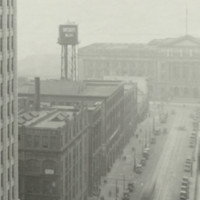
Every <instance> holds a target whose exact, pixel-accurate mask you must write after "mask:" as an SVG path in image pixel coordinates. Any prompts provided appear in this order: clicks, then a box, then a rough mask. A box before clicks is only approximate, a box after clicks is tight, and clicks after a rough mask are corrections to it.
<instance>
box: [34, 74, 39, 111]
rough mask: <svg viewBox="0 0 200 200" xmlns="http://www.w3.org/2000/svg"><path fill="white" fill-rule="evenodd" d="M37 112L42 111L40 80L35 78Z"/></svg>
mask: <svg viewBox="0 0 200 200" xmlns="http://www.w3.org/2000/svg"><path fill="white" fill-rule="evenodd" d="M34 103H35V105H34V106H35V107H34V108H35V110H36V111H39V110H40V78H39V77H35V102H34Z"/></svg>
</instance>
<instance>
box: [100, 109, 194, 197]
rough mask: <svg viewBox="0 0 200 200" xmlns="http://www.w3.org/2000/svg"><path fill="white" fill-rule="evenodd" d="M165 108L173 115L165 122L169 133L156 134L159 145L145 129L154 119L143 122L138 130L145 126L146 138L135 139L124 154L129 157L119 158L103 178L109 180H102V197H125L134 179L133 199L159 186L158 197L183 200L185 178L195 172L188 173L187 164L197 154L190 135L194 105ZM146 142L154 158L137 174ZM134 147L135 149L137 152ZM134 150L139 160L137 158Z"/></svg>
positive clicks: (151, 156)
mask: <svg viewBox="0 0 200 200" xmlns="http://www.w3.org/2000/svg"><path fill="white" fill-rule="evenodd" d="M152 110H154V111H153V112H154V116H156V115H157V112H156V111H155V109H152ZM164 110H165V112H168V114H169V119H168V122H167V124H165V125H164V126H167V127H168V134H160V135H158V136H156V144H151V145H150V144H149V141H148V140H147V139H146V138H148V137H149V138H150V137H151V136H152V133H151V131H149V133H148V134H150V135H148V136H147V135H146V132H145V129H148V128H149V130H150V129H151V128H152V123H151V121H152V119H151V118H147V119H146V120H145V121H144V122H143V123H142V124H140V126H139V127H138V132H141V129H142V132H143V136H142V137H143V139H142V138H140V137H138V138H137V139H136V138H135V137H133V138H132V139H131V141H130V143H129V144H128V145H127V146H126V148H125V149H124V154H123V155H124V156H126V159H125V160H124V159H118V160H117V161H116V163H115V164H114V166H113V168H112V170H111V172H110V173H109V174H108V175H107V176H106V177H104V179H103V180H105V179H106V180H107V181H106V183H105V181H102V186H101V195H100V197H104V198H106V199H122V194H123V192H124V191H126V189H127V184H128V183H130V182H134V183H135V191H134V192H133V193H132V196H131V199H141V198H142V197H143V196H144V194H145V193H148V192H149V191H151V189H152V188H153V187H155V188H154V189H155V190H154V199H158V200H168V199H169V200H170V199H179V195H180V189H181V180H182V177H183V176H188V177H191V176H192V174H191V173H185V172H184V164H185V159H186V158H192V155H193V149H192V148H190V147H189V138H190V135H191V132H192V119H191V114H192V113H194V112H193V110H194V107H189V106H184V107H180V106H166V105H165V108H164ZM172 110H174V111H175V114H174V115H172V114H171V111H172ZM160 126H161V127H162V126H163V125H160ZM144 133H145V134H144ZM144 140H145V142H141V141H144ZM146 140H147V141H146ZM137 141H139V142H137ZM144 143H145V144H147V145H148V146H149V145H150V157H149V159H148V160H147V161H146V166H144V167H143V171H142V173H141V174H136V173H134V172H133V167H134V160H137V162H138V160H139V159H141V153H138V152H139V151H141V149H143V148H144V147H143V146H142V147H141V146H140V145H139V144H141V145H144ZM133 146H134V147H135V151H133ZM138 148H139V149H138ZM134 153H135V157H136V159H134ZM116 188H118V189H116ZM117 190H118V195H117V193H116V191H117Z"/></svg>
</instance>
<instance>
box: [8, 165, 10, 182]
mask: <svg viewBox="0 0 200 200" xmlns="http://www.w3.org/2000/svg"><path fill="white" fill-rule="evenodd" d="M8 181H10V169H9V168H8Z"/></svg>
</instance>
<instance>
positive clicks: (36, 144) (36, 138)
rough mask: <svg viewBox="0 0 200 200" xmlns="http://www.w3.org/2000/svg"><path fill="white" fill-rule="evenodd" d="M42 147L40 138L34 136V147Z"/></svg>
mask: <svg viewBox="0 0 200 200" xmlns="http://www.w3.org/2000/svg"><path fill="white" fill-rule="evenodd" d="M39 146H40V136H39V135H35V136H34V147H39Z"/></svg>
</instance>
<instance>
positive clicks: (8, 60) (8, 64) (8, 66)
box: [7, 58, 10, 72]
mask: <svg viewBox="0 0 200 200" xmlns="http://www.w3.org/2000/svg"><path fill="white" fill-rule="evenodd" d="M9 71H10V59H9V58H8V59H7V72H9Z"/></svg>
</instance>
